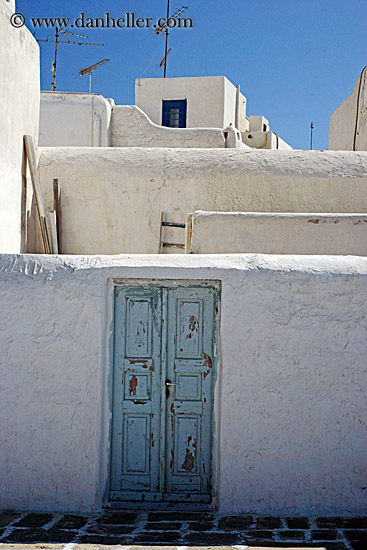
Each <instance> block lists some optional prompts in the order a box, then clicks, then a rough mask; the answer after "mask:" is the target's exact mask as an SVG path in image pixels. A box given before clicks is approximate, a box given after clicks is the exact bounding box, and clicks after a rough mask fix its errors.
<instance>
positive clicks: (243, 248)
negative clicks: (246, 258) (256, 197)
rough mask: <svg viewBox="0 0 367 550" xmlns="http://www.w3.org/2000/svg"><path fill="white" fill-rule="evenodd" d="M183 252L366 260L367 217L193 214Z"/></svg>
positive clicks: (239, 213) (188, 224)
mask: <svg viewBox="0 0 367 550" xmlns="http://www.w3.org/2000/svg"><path fill="white" fill-rule="evenodd" d="M186 252H187V253H189V254H226V253H227V254H228V253H249V252H254V253H260V254H338V255H346V254H347V255H356V256H367V214H280V213H276V214H274V213H260V212H194V213H193V214H191V215H190V216H189V218H188V221H187V238H186Z"/></svg>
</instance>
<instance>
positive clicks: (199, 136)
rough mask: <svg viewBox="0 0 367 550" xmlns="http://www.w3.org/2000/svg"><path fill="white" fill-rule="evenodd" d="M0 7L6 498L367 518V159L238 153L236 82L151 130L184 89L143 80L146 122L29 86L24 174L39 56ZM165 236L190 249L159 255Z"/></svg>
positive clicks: (257, 124) (42, 505) (0, 298)
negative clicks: (197, 114)
mask: <svg viewBox="0 0 367 550" xmlns="http://www.w3.org/2000/svg"><path fill="white" fill-rule="evenodd" d="M11 8H12V9H13V8H14V6H11V7H10V6H9V3H8V2H6V1H5V0H0V31H1V36H2V39H1V41H0V63H1V66H4V67H11V70H9V71H8V72H7V73H6V78H4V77H0V101H1V106H2V114H3V118H2V120H4V121H5V124H4V123H2V124H0V139H1V143H2V148H1V150H0V155H1V157H0V160H1V171H0V252H1V255H0V308H1V316H0V369H1V387H0V390H1V399H0V419H1V420H0V438H1V440H0V443H1V444H0V466H1V476H0V507H1V508H4V509H6V508H11V509H16V508H18V509H22V510H29V509H32V510H53V511H65V510H74V511H78V510H80V511H92V510H99V509H101V508H102V507H129V508H133V507H136V506H140V507H144V506H147V507H148V506H149V507H150V508H154V507H155V506H157V505H167V506H171V507H176V508H180V506H182V505H184V506H186V507H189V508H191V509H200V508H201V509H203V508H206V509H207V508H214V509H217V510H220V511H223V512H224V511H226V512H233V513H237V512H250V511H251V512H257V513H261V514H283V513H284V514H287V515H302V514H315V515H316V514H317V515H321V514H328V515H349V514H365V513H366V512H367V509H366V499H365V466H366V456H367V431H366V425H367V416H366V414H367V413H366V411H367V402H366V392H365V390H364V388H365V386H366V382H367V379H366V368H365V367H366V356H367V344H366V337H365V336H366V330H367V324H366V310H365V303H366V291H367V259H366V256H365V242H366V235H365V229H364V228H365V226H366V225H367V224H366V214H365V213H366V212H367V153H366V152H355V151H348V152H338V151H292V150H288V151H278V150H271V151H269V150H261V149H260V150H256V149H251V148H249V147H247V146H246V145H245V144H244V143H243V141H242V139H241V138H243V134H244V133H246V132H248V133H250V134H252V133H253V134H254V137H253V138H250V136H249V135H248V136H247V138H246V139H250V140H251V139H254V141H255V140H259V142H260V141H261V140H260V136H259V135H258V133H259V134H260V133H261V134H266V133H267V132H268V126H267V122H266V120H264V119H262V118H256V119H254V121H253V123H254V126H251V119H250V127H249V128H248V130H246V128H244V127H241V126H240V123H238V124H239V127H238V128H237V127H236V121H235V119H233V118H232V120H231V119H230V117H235V115H236V112H237V111H235V110H234V109H233V102H234V100H235V99H236V98H238V97H240V98H241V97H242V96H239V94H238V92H237V91H235V89H233V88H232V87H231V86H230V85H229V84H228V83H227V82H228V81H226V80H225V79H223V77H220V82H221V85H223V87H224V89H227V88H228V89H229V91H230V94H231V97H232V99H231V105H232V107H231V109H230V115H228V118H226V117H227V114H225V113H226V112H227V111H226V108H224V106H225V102H224V100H223V99H222V100H221V101H222V103H221V105H222V107H223V108H222V107H221V109H222V110H219V111H218V110H217V111H216V112H217V114H218V113H219V115H220V116H221V117H223V118H220V119H216V120H217V121H218V122H215V123H216V124H217V123H218V127H217V128H215V127H214V128H213V127H211V126H206V127H205V128H200V129H197V128H189V127H186V128H175V127H174V128H172V127H171V128H169V127H163V126H161V120H160V118H159V116H160V115H159V112H158V111H159V108H162V106H163V108H164V105H163V104H161V102H162V101H172V100H177V99H178V100H183V99H187V104H186V108H187V111H186V115H187V120H190V119H189V117H191V116H192V115H193V114H194V113H192V114H190V105H191V100H190V97H191V95H190V94H191V92H190V93H189V91H188V92H187V96H186V95H183V93H184V92H182V93H181V91H180V92H179V93H180V95H177V96H176V97H173V93H172V95H170V96H166V95H165V92H164V89H161V91H160V92H159V93H158V92H157V95H156V99H155V103H154V106H152V109H153V108H154V109H156V113H157V116H158V118H156V119H155V120H154V121H151V120H150V119H149V118H148V115H147V114H146V113H145V112H144V111H143V110H142V109H141V108H140V107H138V106H114V105H113V102H111V101H108V100H104V99H103V98H101V97H99V96H95V95H90V96H89V95H88V96H86V95H85V94H61V95H59V94H55V95H50V94H46V95H44V96H43V105H44V111H43V114H42V113H41V131H40V136H41V142H40V143H45V140H46V142H47V141H48V145H52V146H48V147H45V146H42V145H40V146H39V147H37V146H36V147H35V149H36V151H35V161H34V166H33V167H32V175H33V179H34V182H35V184H34V185H32V183H31V178H30V174H29V170H27V159H26V157H25V154H24V147H23V136H24V135H29V136H32V137H33V141H34V143H35V145H36V144H37V136H38V111H39V94H40V91H39V50H38V46H37V44H36V42H35V40H34V38H33V37H32V35H31V34H30V32H29V31H28V30H27V29H26V28H23V29H15V28H13V27H12V26H11V25H10V23H9V16H10V14H11V13H12V9H11ZM183 80H186V79H183ZM162 82H163V81H160V83H159V84H157V87H158V86H161V85H162V84H161V83H162ZM142 87H143V86H142ZM24 90H26V94H27V100H25V98H24ZM177 93H178V92H177ZM162 94H164V95H162ZM174 95H176V91H175V92H174ZM241 101H243V100H242V99H241ZM242 107H243V105H242ZM173 108H175V107H173ZM63 109H65V111H64V110H63ZM145 109H147V107H145ZM216 109H217V107H216ZM47 110H48V111H47ZM47 112H49V113H54V116H55V117H56V118H57V119H58V120H59V121H60V120H62V118H63V113H65V112H68V113H69V116H71V114H74V113H75V115H76V114H78V113H79V115H80V118H78V119H77V120H78V126H79V127H78V128H76V130H77V132H75V131H74V130H75V129H74V128H73V125H72V124H71V123H70V124H69V123H68V124H66V125H64V126H63V127H62V130H63V131H62V132H61V133H62V136H61V137H62V144H60V142H59V141H58V140H56V139H55V136H54V135H52V132H51V126H50V125H49V126H48V116H47ZM161 114H162V112H161ZM171 115H172V116H170V119H171V120H172V121H173V120H174V119H175V113H171ZM52 116H53V115H52ZM150 116H155V115H152V114H150ZM241 116H244V112H243V109H242V115H241ZM50 118H51V115H50ZM75 119H76V118H75ZM139 120H140V122H139ZM176 120H177V117H176ZM206 120H208V119H206ZM233 120H234V121H235V122H234V123H233V124H232V126H227V127H223V126H224V125H225V124H227V123H228V122H229V123H230V122H231V121H233ZM239 120H240V119H239ZM242 121H244V119H243V118H242ZM204 122H205V121H204ZM219 123H220V124H219ZM206 124H207V123H206ZM264 124H265V128H264V126H263V125H264ZM124 128H125V129H128V128H130V129H131V132H130V133H129V134H127V137H126V136H125V135H124V131H123V130H124ZM80 129H82V131H80ZM137 129H139V131H137ZM57 132H60V128H59V127H58V126H57ZM238 134H239V135H238ZM61 137H60V136H59V137H58V139H60V140H61ZM42 140H43V141H42ZM51 140H53V141H52V143H51ZM71 142H73V143H71ZM106 144H108V145H109V146H108V147H105V146H103V145H106ZM183 144H184V147H183ZM193 144H195V145H194V146H193ZM70 145H74V146H73V147H72V146H70ZM28 161H29V159H28ZM28 164H29V163H28ZM38 179H39V182H38ZM54 179H58V182H59V185H60V189H61V208H60V209H59V210H58V214H60V213H61V214H62V218H61V217H60V216H59V218H58V222H59V230H60V235H59V237H60V239H59V245H60V246H61V252H62V253H63V254H62V255H60V254H43V253H42V252H43V248H42V244H41V241H40V238H39V226H38V224H37V223H36V221H37V216H36V215H35V211H36V206H37V205H36V195H37V201H38V207H39V208H40V205H41V202H43V203H44V206H45V209H46V210H50V209H53V208H54V200H55V198H56V199H58V197H54V196H53V180H54ZM38 183H39V185H38ZM56 203H57V205H58V204H59V203H58V201H56ZM57 205H56V206H57ZM199 210H200V211H201V212H197V213H196V214H195V211H199ZM162 212H163V213H164V214H165V216H166V220H168V221H173V222H174V221H176V222H180V223H181V225H182V226H185V225H186V227H185V229H186V236H185V231H184V228H183V227H169V226H168V227H167V226H163V227H162V225H161V219H162V218H161V215H162ZM363 213H364V214H363ZM186 220H188V221H187V223H185V222H186ZM42 223H43V220H42V218H41V224H42ZM52 227H53V226H51V227H50V228H49V229H50V230H51V228H52ZM340 228H342V229H340ZM42 229H43V231H45V227H44V225H42ZM163 231H167V232H169V231H171V232H172V233H171V234H169V233H168V234H167V233H164V234H163ZM174 232H176V234H175V233H174ZM51 233H52V230H51ZM178 233H180V235H178ZM52 235H53V237H55V238H56V236H55V234H52ZM179 238H180V239H182V240H181V241H180V244H184V242H185V244H186V247H187V248H186V250H187V252H191V253H190V254H184V255H170V256H167V255H165V254H157V252H158V251H159V250H160V249H161V244H162V239H165V240H166V239H167V240H168V242H172V240H171V239H173V242H176V243H177V242H178V239H179ZM249 241H250V246H251V251H252V253H247V252H249V244H248V243H249ZM269 246H271V248H269ZM202 251H204V252H210V254H205V253H204V254H200V252H202ZM198 252H199V253H198ZM219 252H220V253H219ZM233 252H234V253H233ZM238 252H241V253H238ZM262 252H266V254H262ZM336 253H337V255H332V254H336ZM351 253H352V254H357V255H351ZM101 254H104V256H101Z"/></svg>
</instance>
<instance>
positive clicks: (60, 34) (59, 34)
mask: <svg viewBox="0 0 367 550" xmlns="http://www.w3.org/2000/svg"><path fill="white" fill-rule="evenodd" d="M67 34H69V35H71V36H77V37H78V38H88V36H84V35H83V34H76V33H75V32H69V31H66V30H65V29H61V28H59V27H56V29H55V40H49V38H48V37H49V36H52V37H53V36H54V35H51V34H49V35H48V36H47V39H46V40H43V39H42V40H41V39H36V40H37V42H48V43H50V44H55V59H54V61H51V72H52V75H53V77H52V83H51V86H52V91H53V92H54V91H55V90H56V67H57V49H58V45H59V44H69V45H74V46H104V44H92V43H90V42H72V41H71V40H69V38H68V37H67V36H66V35H67ZM60 38H65V40H63V41H61V40H59V39H60ZM66 39H67V40H66Z"/></svg>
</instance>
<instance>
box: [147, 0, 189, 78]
mask: <svg viewBox="0 0 367 550" xmlns="http://www.w3.org/2000/svg"><path fill="white" fill-rule="evenodd" d="M169 3H170V0H167V18H166V22H165V23H164V24H163V25H161V26H160V27H157V28H156V30H155V33H156V34H161V32H165V33H166V47H165V51H164V58H163V59H162V62H161V64H160V65H159V66H160V67H161V66H164V72H163V78H166V75H167V56H168V54H169V52H170V51H171V50H168V35H169V32H168V30H169V28H170V27H169V25H168V21H169V20H171V19H176V17H178V16H179V15H180V14H181V13H182V12H183V11H185V10H187V9H188V6H182V8H180V9H179V10H177V11H176V12H175V13H174V14H173V15H171V17H170V15H169Z"/></svg>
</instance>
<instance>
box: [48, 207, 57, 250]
mask: <svg viewBox="0 0 367 550" xmlns="http://www.w3.org/2000/svg"><path fill="white" fill-rule="evenodd" d="M48 219H49V222H50V231H51V242H52V254H58V253H59V247H58V243H57V227H56V211H55V210H51V212H49V213H48Z"/></svg>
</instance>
